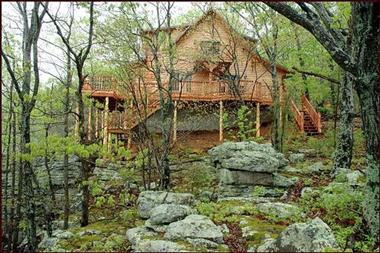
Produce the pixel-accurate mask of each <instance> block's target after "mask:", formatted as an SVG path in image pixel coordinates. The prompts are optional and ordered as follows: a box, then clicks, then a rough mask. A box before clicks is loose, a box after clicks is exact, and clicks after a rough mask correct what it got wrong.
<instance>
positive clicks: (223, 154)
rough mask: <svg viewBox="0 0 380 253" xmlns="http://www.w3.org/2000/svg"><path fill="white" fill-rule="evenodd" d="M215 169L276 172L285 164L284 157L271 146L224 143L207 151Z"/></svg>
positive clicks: (254, 143)
mask: <svg viewBox="0 0 380 253" xmlns="http://www.w3.org/2000/svg"><path fill="white" fill-rule="evenodd" d="M208 153H209V154H210V155H211V160H212V162H213V163H214V165H215V167H216V168H217V169H230V170H244V171H251V172H267V173H273V172H276V171H277V170H278V169H279V168H281V167H284V166H285V165H286V164H287V160H286V159H285V158H284V155H283V154H281V153H278V152H277V151H276V150H275V149H274V148H273V147H272V145H271V144H258V143H256V142H254V141H249V142H225V143H223V144H221V145H219V146H217V147H214V148H212V149H210V150H209V151H208Z"/></svg>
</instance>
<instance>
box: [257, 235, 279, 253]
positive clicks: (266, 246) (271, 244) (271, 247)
mask: <svg viewBox="0 0 380 253" xmlns="http://www.w3.org/2000/svg"><path fill="white" fill-rule="evenodd" d="M256 251H257V252H275V251H277V248H276V240H275V239H272V238H268V239H266V240H264V243H263V244H261V245H260V246H259V247H257V249H256Z"/></svg>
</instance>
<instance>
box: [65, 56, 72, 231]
mask: <svg viewBox="0 0 380 253" xmlns="http://www.w3.org/2000/svg"><path fill="white" fill-rule="evenodd" d="M68 51H69V50H68ZM71 82H72V75H71V58H70V55H69V52H67V80H66V90H65V105H64V107H65V116H64V137H65V138H67V137H68V136H69V112H70V86H71ZM63 178H64V179H63V180H64V195H65V199H64V202H65V203H64V218H63V229H68V228H69V216H70V196H69V155H68V154H67V152H66V151H65V154H64V156H63Z"/></svg>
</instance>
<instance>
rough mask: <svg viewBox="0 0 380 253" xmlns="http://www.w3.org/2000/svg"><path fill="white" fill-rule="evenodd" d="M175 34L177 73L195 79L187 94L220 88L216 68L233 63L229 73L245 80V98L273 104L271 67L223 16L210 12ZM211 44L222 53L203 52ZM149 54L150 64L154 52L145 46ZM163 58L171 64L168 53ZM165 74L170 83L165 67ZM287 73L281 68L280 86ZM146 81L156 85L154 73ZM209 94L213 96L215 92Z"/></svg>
mask: <svg viewBox="0 0 380 253" xmlns="http://www.w3.org/2000/svg"><path fill="white" fill-rule="evenodd" d="M167 31H168V30H166V31H165V32H167ZM171 32H172V34H171V36H172V39H173V41H174V42H175V52H176V53H175V55H176V59H175V61H174V69H175V71H176V72H180V73H190V74H191V77H190V78H189V77H188V79H186V80H187V81H188V82H190V81H191V82H193V84H191V89H187V88H186V87H188V86H186V87H183V89H184V90H183V92H184V91H186V92H190V91H191V92H192V93H194V95H197V94H200V90H202V89H203V90H204V89H206V90H208V89H215V88H213V87H212V86H215V85H216V82H218V81H219V80H218V79H219V78H218V76H217V75H216V74H215V73H213V72H212V69H217V67H218V66H221V65H222V64H223V63H227V65H228V64H229V73H230V74H231V75H237V76H238V78H239V79H240V80H241V81H240V84H241V85H242V86H243V89H242V94H241V95H242V96H243V97H246V98H247V99H248V100H253V101H259V102H262V101H265V102H267V103H268V104H270V103H271V100H272V99H271V92H270V87H271V86H272V77H271V74H270V72H269V71H268V69H269V67H270V66H269V64H268V63H267V62H265V61H263V60H261V59H259V58H258V57H257V55H255V54H254V53H253V49H254V47H255V44H254V42H252V41H249V40H248V39H245V38H243V37H242V36H241V35H238V34H237V33H236V32H234V31H233V30H232V28H231V27H230V26H229V25H228V24H227V22H226V21H225V20H224V18H223V17H221V16H220V15H219V14H217V13H215V12H210V14H208V15H204V16H203V17H202V18H201V19H200V20H198V22H196V23H195V24H194V25H192V26H189V27H184V28H176V29H172V30H171ZM207 41H209V42H216V43H217V44H219V46H218V47H219V51H220V52H219V53H217V54H215V55H211V56H208V55H205V53H204V52H203V51H202V43H205V42H207ZM164 46H165V45H164ZM145 53H146V57H147V59H148V62H149V60H150V59H152V52H150V50H149V47H147V46H146V47H145ZM159 55H160V57H161V59H160V61H162V62H165V63H167V62H168V57H167V56H166V53H165V52H160V53H159ZM197 67H198V69H197ZM199 67H201V68H199ZM202 67H203V68H202ZM161 72H162V74H161V78H162V80H163V82H167V81H168V79H169V75H168V73H167V72H166V71H165V70H164V68H162V71H161ZM285 73H286V72H285V71H284V70H283V68H278V79H279V83H280V84H283V82H282V80H283V78H284V76H285ZM145 80H146V82H152V83H154V82H155V78H154V76H153V74H152V73H151V72H147V73H146V75H145ZM200 82H201V83H200ZM184 86H185V85H184ZM189 86H190V84H189ZM203 86H206V87H203ZM155 88H156V87H155V86H154V85H152V89H153V90H155ZM153 90H152V92H153ZM208 94H210V95H211V94H212V92H209V93H208ZM261 100H262V101H261Z"/></svg>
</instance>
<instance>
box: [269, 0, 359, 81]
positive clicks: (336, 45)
mask: <svg viewBox="0 0 380 253" xmlns="http://www.w3.org/2000/svg"><path fill="white" fill-rule="evenodd" d="M265 4H266V5H268V6H269V7H271V8H272V9H274V10H275V11H277V12H278V13H280V14H281V15H283V16H285V17H286V18H288V19H289V20H291V21H293V22H295V23H297V24H299V25H300V26H302V27H304V28H305V29H306V30H308V31H309V32H310V33H311V34H312V35H313V36H314V37H315V38H316V39H317V40H318V41H319V43H321V45H322V46H323V47H324V48H325V49H326V50H327V52H328V53H329V54H330V55H331V57H332V58H333V59H334V61H335V62H336V63H338V64H339V65H340V66H341V67H342V68H343V69H344V70H346V71H348V72H350V73H352V74H353V75H354V76H357V69H356V63H355V62H354V61H353V59H352V57H351V56H350V54H349V53H348V52H346V51H345V48H342V46H341V45H345V41H340V40H336V39H335V38H334V36H332V35H331V34H332V33H331V29H330V30H326V27H325V26H323V24H322V23H321V22H320V20H319V19H316V18H313V17H312V16H310V15H309V19H308V18H306V17H305V16H304V15H302V14H300V13H298V12H297V11H296V10H294V9H293V8H292V7H290V6H289V5H288V4H285V3H278V2H267V3H265ZM314 14H315V13H314Z"/></svg>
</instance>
